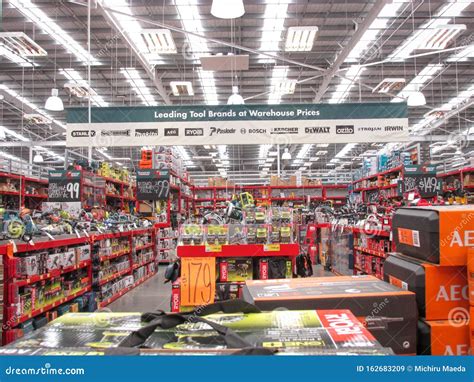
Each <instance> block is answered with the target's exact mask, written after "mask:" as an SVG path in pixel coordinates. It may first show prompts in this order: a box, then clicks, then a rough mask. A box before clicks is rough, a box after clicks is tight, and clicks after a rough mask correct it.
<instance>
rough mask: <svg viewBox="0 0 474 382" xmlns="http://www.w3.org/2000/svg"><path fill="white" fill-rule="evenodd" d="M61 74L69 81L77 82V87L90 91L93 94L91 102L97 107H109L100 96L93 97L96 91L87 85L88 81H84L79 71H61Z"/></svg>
mask: <svg viewBox="0 0 474 382" xmlns="http://www.w3.org/2000/svg"><path fill="white" fill-rule="evenodd" d="M59 73H61V74H62V75H63V76H64V77H66V78H67V79H68V80H69V81H71V82H75V83H76V84H77V85H79V86H81V87H85V88H86V89H88V91H89V93H91V102H92V103H93V104H94V105H95V106H99V107H107V106H109V104H108V103H107V102H105V101H104V99H103V98H102V97H101V96H100V95H98V94H95V95H92V93H95V92H94V90H93V89H91V88H89V84H88V83H87V81H86V80H84V79H83V78H82V77H81V75H80V74H79V73H78V72H77V71H75V70H74V69H61V70H60V71H59Z"/></svg>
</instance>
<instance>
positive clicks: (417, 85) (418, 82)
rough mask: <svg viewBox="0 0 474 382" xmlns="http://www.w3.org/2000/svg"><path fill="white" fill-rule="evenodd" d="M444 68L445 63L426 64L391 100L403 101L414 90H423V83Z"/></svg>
mask: <svg viewBox="0 0 474 382" xmlns="http://www.w3.org/2000/svg"><path fill="white" fill-rule="evenodd" d="M443 68H444V65H443V64H429V65H427V66H425V67H424V68H423V69H422V70H421V71H420V73H418V75H417V76H416V77H415V78H413V79H412V80H411V81H410V82H409V83H408V85H406V86H405V87H404V88H403V90H402V91H401V92H399V93H398V97H395V98H393V99H392V100H391V102H402V101H404V99H406V98H408V96H409V95H410V94H411V93H412V92H414V91H419V90H421V88H422V87H423V85H424V84H425V83H427V82H428V81H429V80H431V79H432V78H433V77H434V76H435V75H436V74H438V73H439V72H440V71H441V70H442V69H443Z"/></svg>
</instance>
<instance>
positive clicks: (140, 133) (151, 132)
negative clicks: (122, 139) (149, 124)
mask: <svg viewBox="0 0 474 382" xmlns="http://www.w3.org/2000/svg"><path fill="white" fill-rule="evenodd" d="M158 135H159V132H158V129H136V130H135V136H136V137H157V136H158Z"/></svg>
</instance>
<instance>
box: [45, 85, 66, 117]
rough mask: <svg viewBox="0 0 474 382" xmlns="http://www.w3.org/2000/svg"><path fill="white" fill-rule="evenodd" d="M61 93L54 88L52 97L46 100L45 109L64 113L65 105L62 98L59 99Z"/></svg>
mask: <svg viewBox="0 0 474 382" xmlns="http://www.w3.org/2000/svg"><path fill="white" fill-rule="evenodd" d="M58 94H59V91H58V89H56V88H54V89H51V95H50V96H49V97H48V99H47V100H46V103H45V104H44V108H45V109H46V110H49V111H63V110H64V105H63V101H62V100H61V98H59V97H58Z"/></svg>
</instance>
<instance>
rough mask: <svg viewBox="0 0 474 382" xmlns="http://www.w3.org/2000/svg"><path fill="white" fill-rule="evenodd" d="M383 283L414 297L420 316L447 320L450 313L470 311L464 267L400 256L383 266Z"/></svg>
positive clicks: (386, 261)
mask: <svg viewBox="0 0 474 382" xmlns="http://www.w3.org/2000/svg"><path fill="white" fill-rule="evenodd" d="M384 273H385V276H384V278H385V281H387V282H389V283H390V284H392V285H395V286H396V287H399V288H401V289H403V290H409V291H412V292H414V293H415V294H416V302H417V305H418V311H419V314H420V317H423V318H425V319H426V320H447V319H448V318H449V317H450V314H452V312H453V310H456V309H458V308H463V309H469V291H468V285H467V272H466V267H449V266H441V265H435V264H428V263H423V262H420V261H417V260H416V259H413V258H410V257H407V256H403V255H401V254H390V256H389V257H388V258H387V259H386V260H385V263H384Z"/></svg>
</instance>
